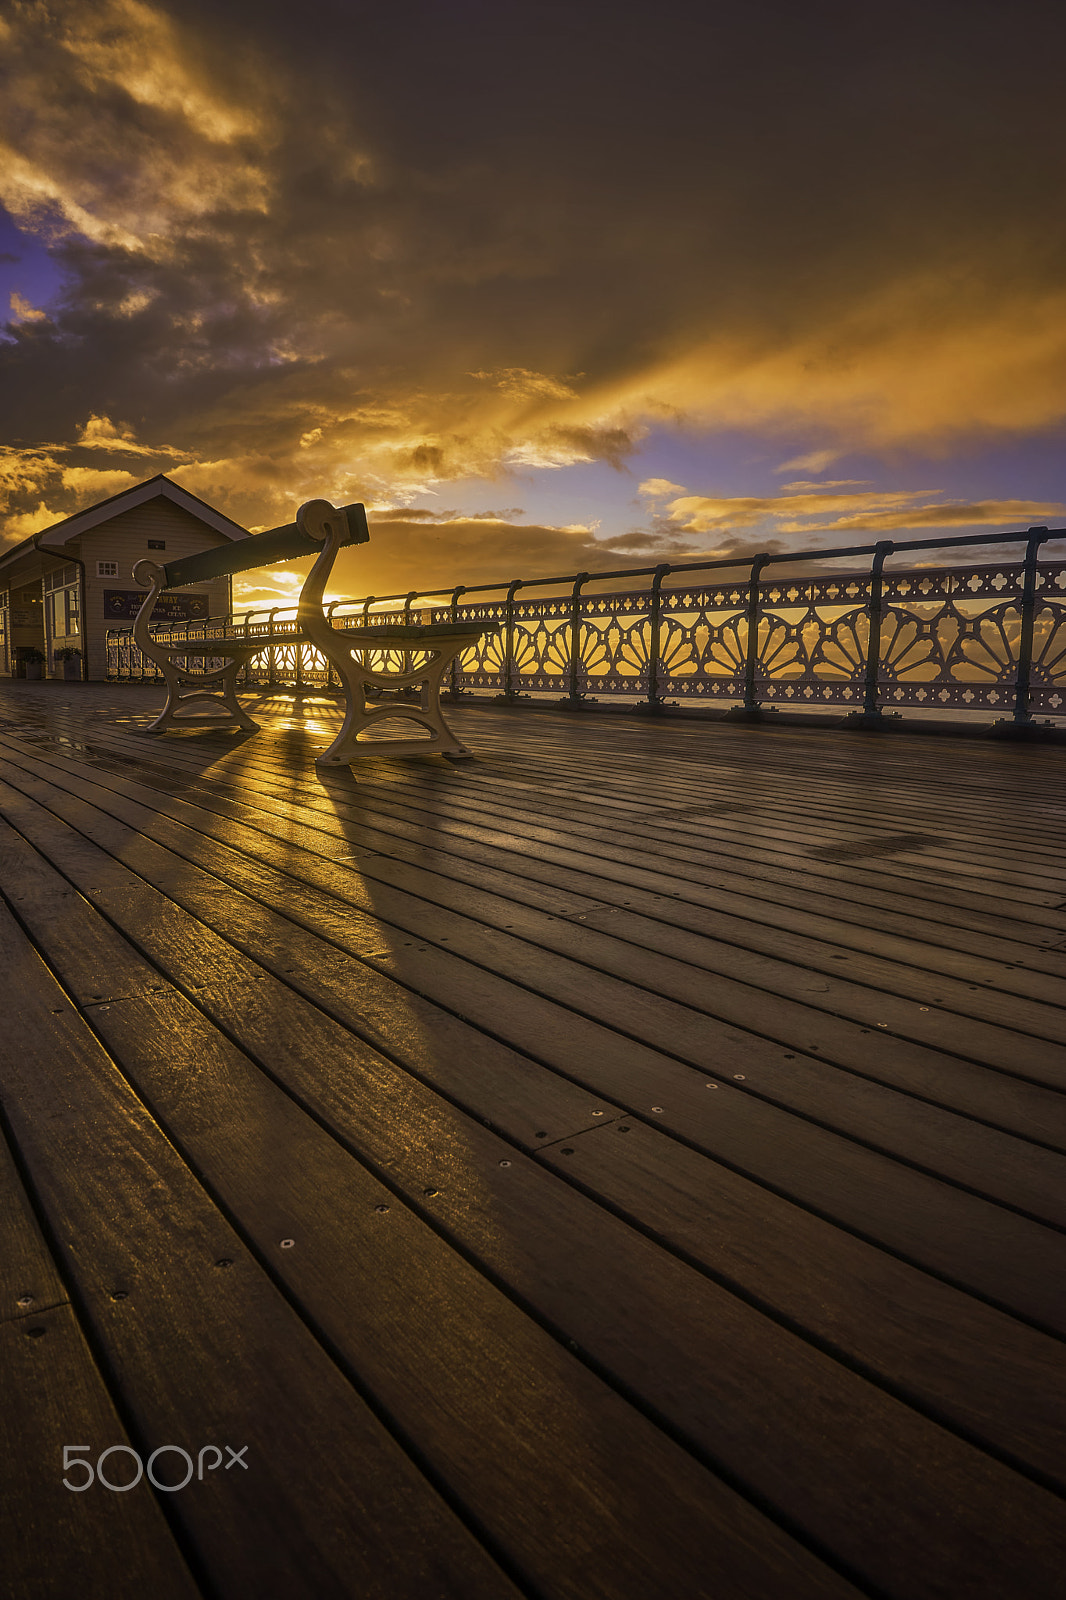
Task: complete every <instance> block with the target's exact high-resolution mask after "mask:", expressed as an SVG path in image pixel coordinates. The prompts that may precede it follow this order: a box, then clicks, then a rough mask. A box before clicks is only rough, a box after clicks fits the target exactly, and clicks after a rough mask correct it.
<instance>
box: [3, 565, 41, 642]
mask: <svg viewBox="0 0 1066 1600" xmlns="http://www.w3.org/2000/svg"><path fill="white" fill-rule="evenodd" d="M8 622H9V627H10V637H9V639H8V650H9V652H10V659H11V661H14V659H15V652H16V651H17V650H18V649H19V648H20V646H24V645H34V646H36V648H37V649H38V650H43V649H44V603H43V596H42V594H41V582H40V579H39V578H38V579H37V581H36V582H33V583H16V584H13V585H12V587H11V589H10V591H9V609H8Z"/></svg>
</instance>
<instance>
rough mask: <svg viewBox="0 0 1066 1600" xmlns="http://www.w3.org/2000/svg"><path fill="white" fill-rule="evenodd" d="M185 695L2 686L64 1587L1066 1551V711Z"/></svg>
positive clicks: (903, 1573) (42, 1515)
mask: <svg viewBox="0 0 1066 1600" xmlns="http://www.w3.org/2000/svg"><path fill="white" fill-rule="evenodd" d="M160 703H161V694H160V691H158V690H156V689H150V688H145V687H139V686H128V687H112V688H105V687H103V686H91V685H72V686H70V687H69V688H64V687H63V686H61V685H55V684H42V685H29V684H21V683H19V684H3V685H0V757H2V761H0V891H2V903H0V947H2V959H3V966H4V973H5V1004H4V1012H3V1018H2V1027H0V1106H2V1114H3V1132H4V1139H3V1142H2V1143H0V1218H2V1221H0V1245H2V1260H3V1263H4V1267H3V1296H4V1298H3V1304H2V1308H0V1310H2V1320H0V1337H2V1339H3V1349H4V1355H5V1366H6V1373H7V1384H6V1389H7V1396H8V1398H7V1401H6V1403H5V1406H4V1408H3V1413H2V1415H3V1423H2V1428H3V1434H4V1438H3V1462H4V1473H5V1477H6V1479H7V1482H6V1484H5V1499H6V1504H7V1510H8V1518H9V1525H10V1532H9V1535H8V1537H7V1539H6V1547H5V1562H6V1581H7V1592H8V1593H10V1594H11V1595H12V1596H18V1597H20V1600H22V1597H25V1600H44V1597H49V1600H52V1597H55V1600H66V1597H67V1596H71V1595H74V1594H78V1595H85V1596H95V1595H101V1596H102V1595H104V1594H107V1595H109V1596H117V1597H118V1600H126V1597H127V1596H129V1597H133V1596H135V1595H136V1596H138V1597H141V1596H143V1595H144V1593H145V1592H146V1590H147V1589H148V1587H149V1586H150V1592H152V1593H153V1594H154V1595H156V1596H157V1597H159V1600H169V1597H170V1596H182V1597H185V1596H195V1595H199V1594H203V1595H205V1596H208V1597H211V1600H218V1597H224V1600H230V1597H232V1600H238V1597H239V1600H247V1597H267V1600H270V1597H273V1596H279V1597H294V1600H304V1597H307V1600H312V1597H313V1600H329V1597H333V1596H337V1597H341V1596H343V1597H352V1600H364V1597H380V1600H437V1597H444V1596H448V1597H455V1600H481V1597H482V1596H484V1597H516V1596H527V1597H533V1596H536V1597H545V1600H547V1597H552V1600H555V1597H559V1600H564V1597H565V1600H601V1597H602V1600H697V1597H705V1596H706V1597H708V1600H709V1597H711V1596H714V1597H715V1600H732V1597H734V1596H737V1597H745V1600H748V1597H750V1600H777V1597H778V1596H780V1597H782V1600H793V1597H796V1600H805V1597H807V1596H811V1597H816V1596H817V1597H838V1596H839V1597H845V1596H856V1595H867V1596H875V1597H889V1596H890V1597H893V1600H945V1597H954V1596H959V1597H962V1596H965V1597H966V1600H975V1597H980V1600H1014V1597H1017V1600H1022V1597H1024V1600H1031V1597H1034V1596H1043V1595H1048V1596H1050V1595H1051V1594H1052V1593H1053V1592H1055V1589H1056V1584H1057V1583H1058V1582H1059V1581H1060V1574H1061V1570H1062V1563H1063V1557H1064V1554H1066V1552H1064V1549H1063V1538H1062V1527H1063V1518H1062V1494H1063V1491H1064V1488H1066V1467H1064V1457H1063V1447H1062V1440H1063V1429H1062V1424H1063V1417H1062V1402H1061V1396H1062V1391H1063V1386H1062V1383H1061V1374H1062V1342H1061V1341H1062V1337H1063V1333H1064V1330H1066V1259H1064V1256H1066V1252H1064V1250H1063V1237H1062V1235H1063V1228H1064V1225H1066V1183H1064V1182H1063V1176H1064V1171H1066V1164H1064V1162H1063V1154H1062V1153H1063V1151H1064V1150H1066V1116H1064V1114H1063V1111H1064V1101H1063V1094H1062V1090H1063V1087H1064V1083H1066V1051H1064V1049H1063V1043H1064V1038H1066V1009H1064V994H1066V986H1064V984H1063V978H1064V976H1066V864H1064V861H1063V858H1062V854H1061V824H1062V816H1063V813H1062V803H1061V792H1062V776H1063V766H1064V761H1066V757H1064V755H1063V752H1062V751H1061V750H1060V749H1057V748H1034V747H1018V746H1013V745H997V744H989V743H979V742H976V741H965V740H962V739H943V740H939V739H938V740H929V739H911V738H908V737H906V736H898V737H894V738H887V739H881V738H879V737H877V736H873V737H863V736H856V735H853V734H850V733H837V732H824V731H817V732H812V731H809V730H797V729H787V728H778V729H774V730H764V729H760V728H748V727H743V726H741V727H735V726H726V725H723V724H716V725H709V724H693V725H679V724H678V723H674V722H651V723H649V722H647V721H644V720H641V719H639V718H636V717H634V718H623V717H617V716H616V717H599V716H595V715H593V716H588V717H578V718H574V717H568V716H566V715H564V714H562V713H558V714H555V713H551V714H545V715H538V716H533V717H530V716H527V715H525V714H523V713H521V712H515V711H509V710H498V709H487V708H480V707H479V708H466V709H459V710H458V711H454V712H451V713H449V716H450V717H454V718H455V721H456V724H457V728H458V731H459V732H460V734H461V736H462V737H463V738H464V739H465V740H466V742H468V743H469V745H470V746H471V747H472V748H473V749H474V750H475V752H477V755H478V759H477V760H476V761H474V762H471V763H467V764H465V765H463V766H461V767H451V766H448V765H447V764H446V763H444V762H443V761H441V760H439V758H426V759H413V760H406V761H401V760H395V759H394V760H388V759H386V758H381V759H374V760H372V761H368V762H367V763H366V764H365V766H363V767H362V768H360V769H359V770H358V772H357V773H356V774H355V775H354V776H350V775H349V774H348V773H347V772H346V771H341V772H330V773H326V774H323V773H319V772H316V769H315V767H314V755H315V753H316V751H317V750H319V749H321V748H322V747H323V746H324V745H326V744H327V743H328V742H329V740H330V738H331V737H332V732H333V731H334V730H335V726H336V722H337V717H338V714H337V712H336V710H335V708H334V706H333V705H332V704H331V703H330V702H328V701H326V700H315V699H313V698H306V699H303V700H297V701H294V700H293V699H292V698H291V697H286V696H275V697H274V698H272V699H271V698H269V697H265V696H264V697H262V698H261V699H260V700H259V701H258V708H259V709H258V711H257V713H256V715H257V716H258V717H260V718H261V720H262V721H263V727H262V730H261V732H260V733H259V734H257V735H254V736H247V737H246V736H242V735H237V736H234V735H226V736H223V735H216V734H200V733H197V734H184V735H179V736H167V737H164V738H159V739H155V740H152V739H149V738H146V737H144V736H143V735H142V734H141V733H140V732H139V731H138V729H139V727H140V726H142V725H143V724H144V723H145V722H147V721H148V720H150V717H151V715H152V713H153V711H155V710H157V709H158V706H159V704H160ZM64 1447H80V1448H78V1449H75V1450H72V1451H69V1452H68V1460H70V1461H73V1458H74V1457H79V1458H80V1463H81V1464H73V1465H71V1466H69V1467H68V1468H67V1470H66V1473H64ZM116 1447H117V1448H116ZM163 1447H173V1448H169V1449H165V1448H163ZM105 1451H110V1452H111V1453H110V1454H109V1455H107V1456H106V1457H103V1458H102V1459H101V1456H102V1452H105ZM183 1451H184V1452H185V1453H186V1454H185V1455H183V1454H182V1453H181V1452H183ZM153 1452H156V1454H154V1456H153ZM150 1460H151V1471H150V1472H149V1471H148V1468H149V1462H150ZM138 1461H140V1463H142V1464H143V1467H144V1471H145V1476H143V1477H142V1478H141V1479H140V1481H139V1482H137V1483H136V1484H135V1486H134V1487H132V1488H131V1489H129V1491H128V1492H120V1487H115V1488H108V1487H106V1486H103V1485H102V1484H101V1481H100V1477H103V1479H104V1480H105V1483H106V1482H110V1483H112V1484H114V1485H116V1486H122V1485H125V1484H128V1483H130V1482H131V1480H133V1479H134V1478H135V1477H136V1474H137V1472H138V1470H139V1469H138ZM86 1462H87V1463H88V1464H89V1465H88V1466H86V1465H85V1464H84V1463H86ZM186 1462H188V1468H187V1466H186ZM98 1470H99V1474H100V1476H97V1472H98ZM187 1470H188V1472H189V1473H190V1474H191V1479H190V1481H188V1482H187V1483H186V1484H185V1485H184V1486H183V1487H180V1488H176V1489H175V1488H173V1487H172V1486H174V1485H175V1484H179V1483H181V1481H182V1480H183V1479H184V1478H185V1476H186V1472H187ZM90 1475H91V1476H92V1477H93V1479H94V1481H93V1482H92V1483H91V1484H90V1485H89V1486H88V1487H86V1488H85V1489H84V1491H83V1492H78V1486H80V1485H81V1484H82V1483H88V1479H89V1476H90ZM64 1476H66V1477H67V1480H68V1483H70V1484H72V1485H74V1486H76V1487H74V1488H68V1487H64V1484H63V1478H64ZM150 1477H154V1478H155V1479H156V1480H157V1484H158V1485H161V1487H158V1486H157V1487H153V1486H152V1484H151V1482H150V1481H149V1478H150Z"/></svg>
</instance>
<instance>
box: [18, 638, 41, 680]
mask: <svg viewBox="0 0 1066 1600" xmlns="http://www.w3.org/2000/svg"><path fill="white" fill-rule="evenodd" d="M15 660H16V661H17V662H18V664H19V666H20V667H21V668H22V671H21V672H20V674H19V676H20V677H22V678H32V679H37V678H39V677H40V676H41V668H42V666H43V665H44V651H43V650H38V648H37V646H36V645H35V644H20V645H18V646H16V649H15Z"/></svg>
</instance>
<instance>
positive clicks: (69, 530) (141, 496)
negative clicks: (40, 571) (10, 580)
mask: <svg viewBox="0 0 1066 1600" xmlns="http://www.w3.org/2000/svg"><path fill="white" fill-rule="evenodd" d="M160 496H162V497H163V498H164V499H166V500H171V501H173V503H174V504H175V505H176V506H180V507H181V509H182V510H183V511H188V512H189V513H190V514H191V515H192V516H194V517H196V518H197V520H198V521H200V522H204V523H206V524H207V526H208V527H209V528H214V530H215V532H216V533H221V534H223V535H224V536H225V537H226V538H227V539H247V537H248V529H247V528H242V527H241V525H240V523H238V522H233V521H231V520H230V518H229V517H224V516H223V515H222V512H221V511H216V510H215V508H214V507H213V506H209V505H208V504H207V502H206V500H200V499H198V498H197V497H196V495H194V494H190V493H189V491H188V489H183V488H182V487H181V485H180V484H178V483H172V482H171V480H170V479H169V478H168V477H166V476H165V475H164V474H163V473H161V472H160V473H159V474H157V476H156V477H154V478H149V479H148V480H147V481H146V482H145V483H138V484H135V485H134V487H133V488H132V489H123V490H122V492H121V494H113V495H112V496H111V498H110V499H109V500H101V501H100V503H99V505H95V506H89V507H88V509H87V510H85V511H78V512H75V514H74V516H72V517H66V518H64V520H63V521H62V522H57V523H55V524H53V526H52V527H51V528H45V529H44V530H43V531H42V532H41V533H37V534H35V535H34V537H33V543H34V544H35V545H36V546H37V548H38V550H56V551H61V550H62V548H63V546H64V545H65V544H67V543H69V541H70V540H71V539H76V538H78V536H79V535H80V534H83V533H88V532H90V531H91V529H93V528H95V527H98V526H99V524H100V523H101V522H109V521H110V520H111V518H112V517H117V516H121V514H122V512H124V511H132V510H133V509H134V507H135V506H143V505H144V504H145V502H146V501H148V500H155V499H157V498H159V497H160ZM18 548H21V546H19V547H18Z"/></svg>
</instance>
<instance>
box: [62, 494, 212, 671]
mask: <svg viewBox="0 0 1066 1600" xmlns="http://www.w3.org/2000/svg"><path fill="white" fill-rule="evenodd" d="M149 541H151V542H152V543H153V544H159V543H162V544H163V545H164V546H165V548H164V549H161V550H160V549H150V548H149ZM231 542H232V541H231V540H229V539H227V538H226V536H225V534H222V533H218V532H216V530H215V529H214V528H211V527H209V526H208V525H207V523H205V522H201V521H200V519H199V517H195V516H193V515H192V513H191V512H188V511H185V510H184V509H183V508H182V507H181V506H176V505H175V504H174V502H173V501H172V500H167V499H165V498H164V497H163V496H162V495H160V496H159V497H157V498H156V499H154V500H148V501H146V502H145V504H144V505H142V506H135V507H134V508H133V509H132V510H130V511H123V512H121V513H120V515H118V516H117V517H112V518H110V520H109V521H107V522H101V523H100V524H99V525H98V526H97V527H95V528H92V529H91V530H90V531H89V532H88V533H84V534H82V535H81V537H80V538H79V539H76V540H71V542H70V544H69V545H68V546H67V547H66V548H67V549H68V550H70V551H71V553H72V554H75V555H77V556H79V557H80V558H81V560H82V562H83V563H84V566H85V580H84V581H85V605H84V614H83V616H82V635H81V649H82V650H83V651H84V652H85V660H86V662H87V663H88V672H87V676H88V677H89V678H91V679H96V680H100V679H104V678H106V677H107V655H106V649H105V643H104V640H105V635H106V633H107V630H108V628H110V627H116V626H117V627H122V628H129V627H132V625H133V624H132V622H130V621H129V620H127V619H125V618H119V619H117V620H116V619H114V618H113V617H109V616H107V615H105V612H104V595H105V592H110V593H112V594H114V593H115V592H127V593H130V594H133V593H136V594H137V595H138V596H143V594H144V593H145V591H144V590H143V589H141V588H140V587H139V585H138V584H137V583H135V582H134V579H133V568H134V566H135V565H136V563H137V562H138V561H140V560H142V559H144V558H148V559H149V560H151V561H158V562H159V563H160V565H161V566H165V565H166V563H167V562H168V561H177V560H178V558H179V557H181V556H191V555H196V554H197V553H198V552H199V551H201V550H211V549H214V548H215V547H216V546H218V545H228V544H230V543H231ZM55 554H56V557H57V560H59V561H62V559H63V555H62V553H61V552H59V551H56V552H55ZM100 562H113V563H114V564H115V566H116V567H117V569H118V570H117V572H116V573H115V575H114V576H111V575H106V576H101V575H99V573H98V564H99V563H100ZM173 592H174V594H175V595H176V596H182V595H184V594H186V592H188V593H190V594H196V595H206V597H207V610H208V613H209V615H210V616H213V617H219V616H227V615H228V614H229V610H230V580H229V579H228V578H213V579H212V580H211V581H210V582H209V583H198V584H194V585H193V586H192V588H191V589H190V590H189V591H185V590H183V589H176V590H174V591H173ZM61 642H62V641H60V640H57V641H56V643H61ZM69 642H70V643H73V642H74V641H73V640H70V641H69ZM56 671H57V674H58V675H62V666H61V665H59V666H58V667H57V669H56Z"/></svg>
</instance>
